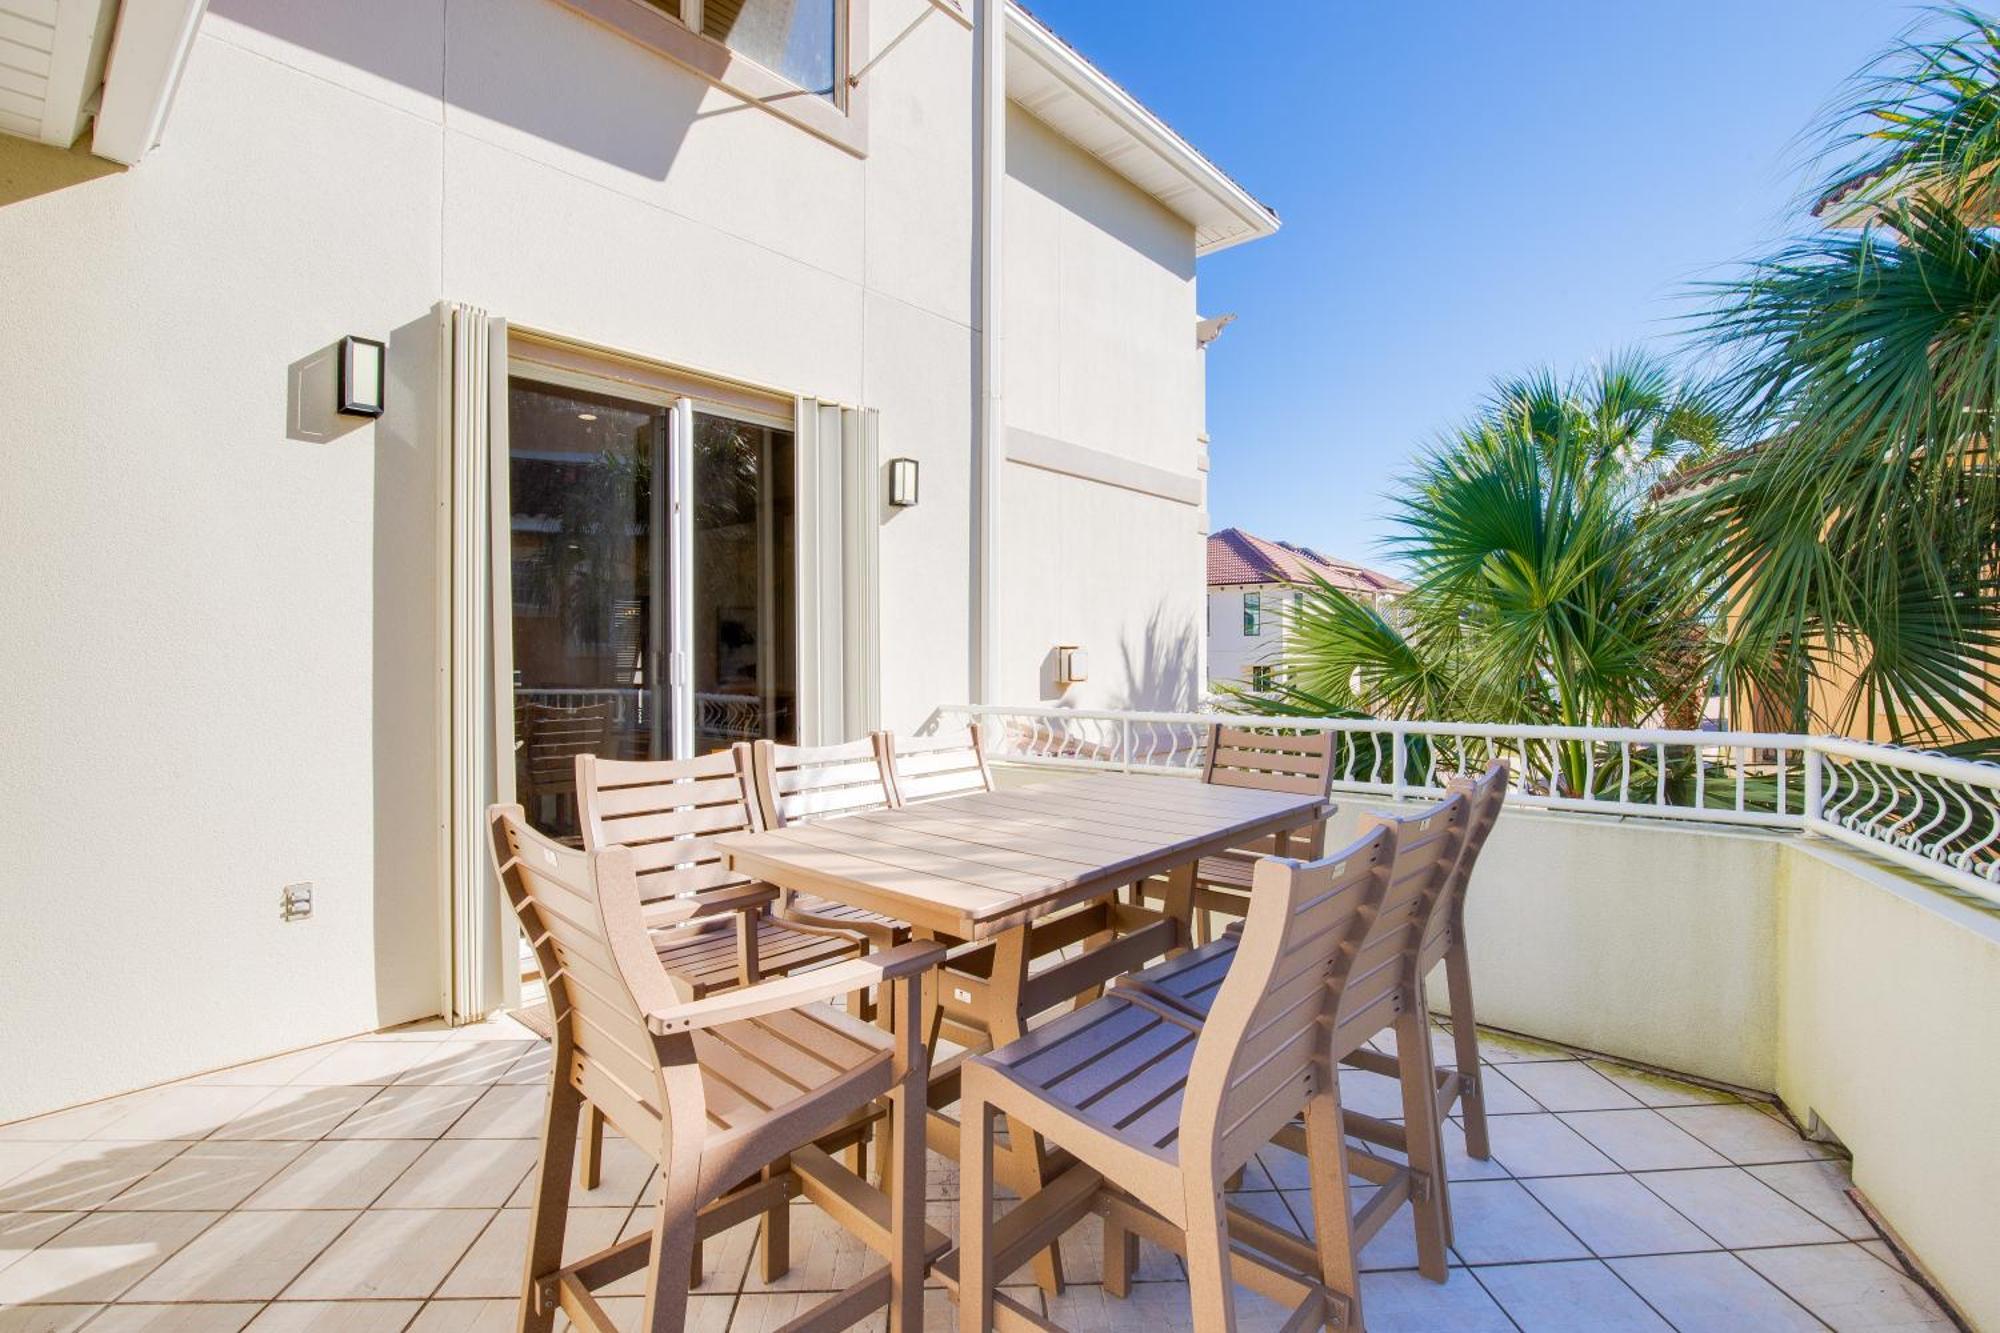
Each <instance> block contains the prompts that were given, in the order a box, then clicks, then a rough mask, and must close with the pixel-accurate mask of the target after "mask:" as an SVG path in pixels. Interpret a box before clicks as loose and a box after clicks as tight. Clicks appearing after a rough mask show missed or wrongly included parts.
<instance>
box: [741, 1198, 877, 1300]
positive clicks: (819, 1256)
mask: <svg viewBox="0 0 2000 1333" xmlns="http://www.w3.org/2000/svg"><path fill="white" fill-rule="evenodd" d="M791 1228H792V1245H791V1259H792V1264H791V1269H790V1271H788V1272H787V1273H786V1274H785V1275H784V1276H783V1277H781V1278H779V1279H778V1280H777V1281H776V1282H766V1281H764V1275H763V1265H762V1263H761V1262H760V1259H759V1258H758V1257H752V1259H751V1261H750V1268H749V1271H748V1273H746V1274H745V1275H744V1278H743V1290H744V1291H746V1292H751V1291H787V1292H797V1291H839V1290H840V1289H841V1288H842V1287H845V1286H847V1285H848V1284H850V1283H853V1282H857V1281H859V1280H860V1279H861V1278H863V1277H865V1276H866V1275H867V1274H868V1271H869V1270H870V1269H872V1268H874V1267H875V1266H876V1264H877V1263H878V1262H879V1261H878V1260H877V1259H876V1258H875V1256H874V1252H873V1251H871V1250H870V1249H869V1248H868V1247H867V1246H866V1245H865V1244H863V1243H862V1242H861V1241H860V1240H859V1239H858V1238H857V1237H856V1236H854V1234H853V1233H852V1232H849V1231H848V1230H846V1229H845V1228H844V1227H842V1226H840V1225H839V1224H838V1223H836V1222H834V1221H833V1220H832V1219H831V1218H829V1217H828V1216H827V1215H826V1214H825V1213H822V1212H821V1211H820V1210H819V1209H817V1208H793V1209H792V1210H791Z"/></svg>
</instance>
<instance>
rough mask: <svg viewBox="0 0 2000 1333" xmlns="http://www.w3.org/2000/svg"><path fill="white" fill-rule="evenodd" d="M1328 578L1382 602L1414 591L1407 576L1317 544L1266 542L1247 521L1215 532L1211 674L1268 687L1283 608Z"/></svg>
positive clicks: (1211, 543)
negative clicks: (1249, 528) (1335, 555)
mask: <svg viewBox="0 0 2000 1333" xmlns="http://www.w3.org/2000/svg"><path fill="white" fill-rule="evenodd" d="M1315 578H1318V579H1323V580H1324V581H1326V582H1327V583H1330V584H1332V585H1333V586H1334V587H1335V588H1338V589H1339V590H1340V591H1342V592H1344V593H1346V594H1348V595H1349V596H1351V597H1356V598H1359V599H1360V600H1362V601H1365V602H1367V603H1369V604H1370V605H1372V606H1378V607H1383V606H1387V605H1388V604H1389V603H1391V602H1393V601H1394V600H1395V599H1396V598H1397V597H1399V596H1401V595H1402V594H1403V593H1405V592H1407V591H1409V585H1408V584H1406V583H1404V582H1403V581H1402V580H1401V579H1397V578H1392V577H1391V576H1389V575H1387V574H1384V573H1381V572H1380V571H1378V570H1373V569H1369V568H1367V567H1366V566H1365V565H1357V564H1354V563H1352V562H1351V561H1347V560H1335V559H1333V558H1331V557H1329V556H1324V555H1321V554H1320V553H1319V552H1318V551H1315V550H1313V549H1312V548H1311V547H1310V546H1295V545H1293V544H1292V543H1290V542H1274V541H1267V540H1265V539H1264V538H1262V537H1253V536H1252V535H1250V534H1249V533H1247V532H1245V531H1243V529H1241V528H1224V529H1223V530H1222V531H1221V532H1217V533H1214V534H1211V535H1210V537H1209V539H1208V678H1209V679H1210V680H1229V681H1239V682H1242V683H1244V684H1249V685H1255V686H1258V687H1260V688H1261V687H1262V686H1263V685H1265V684H1268V683H1269V681H1270V679H1271V671H1272V669H1273V666H1272V664H1273V663H1274V662H1275V661H1276V660H1277V658H1278V657H1279V655H1280V654H1282V652H1283V651H1284V646H1285V619H1284V611H1285V609H1286V608H1287V607H1289V606H1291V605H1293V604H1295V603H1296V601H1297V599H1298V597H1299V596H1300V594H1301V591H1302V590H1303V589H1305V588H1309V587H1311V586H1313V580H1314V579H1315Z"/></svg>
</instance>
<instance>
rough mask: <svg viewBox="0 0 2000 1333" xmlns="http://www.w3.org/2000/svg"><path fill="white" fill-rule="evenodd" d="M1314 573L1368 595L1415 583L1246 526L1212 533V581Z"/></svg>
mask: <svg viewBox="0 0 2000 1333" xmlns="http://www.w3.org/2000/svg"><path fill="white" fill-rule="evenodd" d="M1314 574H1317V575H1319V577H1321V578H1323V579H1325V580H1326V581H1327V582H1328V583H1331V584H1332V585H1333V586H1334V587H1336V588H1338V589H1340V590H1341V591H1342V592H1348V593H1354V594H1357V595H1359V596H1363V597H1374V596H1377V595H1379V594H1381V593H1403V592H1408V591H1409V590H1410V585H1409V584H1407V583H1405V582H1403V581H1402V580H1401V579H1397V578H1391V577H1390V576H1389V575H1387V574H1384V573H1381V572H1380V571H1378V570H1373V569H1369V568H1367V567H1365V566H1362V565H1357V564H1354V563H1352V562H1350V561H1347V560H1335V559H1333V558H1332V557H1330V556H1324V555H1321V554H1320V553H1319V552H1318V551H1315V550H1313V549H1312V547H1310V546H1295V545H1293V544H1292V543H1291V542H1274V541H1267V540H1265V539H1264V538H1262V537H1253V536H1251V535H1250V534H1249V533H1247V532H1245V531H1243V529H1241V528H1224V529H1223V530H1222V531H1221V532H1215V533H1210V534H1209V538H1208V586H1209V587H1211V588H1214V587H1219V586H1225V585H1229V584H1237V583H1310V582H1312V576H1313V575H1314Z"/></svg>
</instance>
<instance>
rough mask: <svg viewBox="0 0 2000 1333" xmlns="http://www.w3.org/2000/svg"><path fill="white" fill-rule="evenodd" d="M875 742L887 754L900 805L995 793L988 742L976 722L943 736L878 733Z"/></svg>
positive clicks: (890, 732) (894, 788) (897, 800)
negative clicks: (987, 753) (982, 792)
mask: <svg viewBox="0 0 2000 1333" xmlns="http://www.w3.org/2000/svg"><path fill="white" fill-rule="evenodd" d="M875 739H876V744H877V745H879V746H881V747H882V749H883V750H884V751H885V753H886V758H887V763H888V766H889V779H890V785H891V788H892V789H893V790H894V792H895V795H896V802H897V804H899V805H919V804H921V803H923V802H925V801H941V800H943V799H945V798H946V797H948V796H964V795H966V794H968V793H970V792H976V791H992V790H993V771H992V770H991V769H990V768H988V767H987V766H986V741H985V737H984V736H983V735H982V733H981V732H980V729H979V724H978V723H977V722H973V723H969V724H968V725H967V726H966V728H965V729H964V730H963V731H959V732H947V733H946V734H944V735H942V736H898V735H897V734H896V733H895V732H892V731H878V732H876V733H875Z"/></svg>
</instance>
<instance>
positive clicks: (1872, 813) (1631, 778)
mask: <svg viewBox="0 0 2000 1333" xmlns="http://www.w3.org/2000/svg"><path fill="white" fill-rule="evenodd" d="M1228 716H1229V715H1226V714H1215V713H1149V712H1125V711H1112V710H1101V711H1094V710H1087V709H1074V708H1047V707H1029V706H1015V705H957V704H954V705H946V706H944V707H942V708H940V709H938V717H939V719H941V720H946V721H949V720H951V719H954V718H965V719H972V718H977V719H979V720H981V722H982V723H983V724H985V727H986V731H987V733H988V745H989V748H990V751H991V754H992V757H993V758H995V759H996V760H1003V761H1007V762H1012V763H1018V764H1031V765H1046V766H1051V767H1060V768H1065V769H1077V768H1095V769H1114V770H1119V771H1124V772H1134V773H1141V772H1143V773H1185V774H1196V773H1199V772H1200V771H1201V769H1202V765H1203V762H1204V760H1205V758H1206V750H1207V736H1208V729H1209V727H1210V726H1211V725H1213V724H1214V723H1215V722H1217V721H1220V720H1223V719H1224V718H1225V717H1228ZM1234 720H1236V721H1239V722H1241V723H1244V724H1247V725H1255V726H1259V727H1264V728H1269V729H1272V730H1284V731H1309V732H1331V733H1333V734H1335V735H1337V736H1338V737H1340V743H1339V745H1338V747H1337V749H1336V751H1335V770H1334V784H1333V785H1334V790H1336V791H1344V792H1353V793H1356V794H1364V795H1376V796H1387V797H1392V798H1400V797H1422V796H1426V795H1431V794H1434V793H1437V792H1439V791H1441V790H1442V789H1443V785H1444V781H1445V779H1446V778H1447V777H1448V776H1449V775H1451V774H1453V773H1459V772H1465V771H1469V770H1477V769H1481V768H1484V767H1485V766H1486V765H1487V764H1489V763H1490V762H1492V761H1493V760H1494V759H1506V760H1507V761H1508V763H1509V764H1510V765H1511V766H1512V768H1513V770H1514V776H1513V787H1514V789H1513V792H1512V794H1511V795H1510V797H1509V800H1510V801H1511V802H1513V803H1514V804H1517V805H1523V806H1531V807H1535V808H1540V809H1547V810H1559V811H1566V812H1571V813H1579V814H1599V815H1611V816H1618V817H1623V818H1638V819H1675V820H1696V821H1701V822H1706V823H1719V824H1738V825H1751V826H1755V827H1763V828H1774V829H1793V830H1799V831H1802V832H1807V833H1812V834H1815V835H1820V836H1825V837H1828V838H1831V839H1833V840H1836V841H1839V842H1844V843H1848V844H1850V845H1853V846H1858V847H1862V848H1865V849H1867V850H1869V851H1871V852H1875V853H1877V854H1878V855H1881V856H1883V857H1885V858H1887V859H1888V860H1891V861H1894V862H1897V863H1898V864H1900V865H1903V866H1905V867H1907V868H1909V869H1911V870H1915V871H1919V872H1922V873H1924V874H1927V875H1930V876H1933V877H1935V878H1937V879H1939V880H1942V881H1944V882H1945V883H1947V884H1949V885H1952V886H1953V887H1956V888H1959V889H1962V890H1965V891H1968V892H1971V893H1975V894H1979V895H1981V896H1982V897H1985V898H1988V899H1991V900H1993V901H1995V902H2000V765H1993V764H1987V763H1975V762H1972V761H1968V760H1963V759H1955V758H1952V757H1950V756H1947V755H1941V754H1936V753H1932V752H1929V751H1923V750H1912V749H1906V748H1903V747H1900V746H1893V745H1879V744H1872V743H1868V742H1863V741H1853V740H1847V739H1844V738H1840V737H1818V736H1798V735H1789V734H1783V733H1771V732H1744V731H1667V730H1660V729H1655V728H1645V727H1534V726H1528V727H1523V726H1515V725H1511V724H1500V723H1476V722H1393V721H1380V720H1376V719H1353V718H1295V717H1261V716H1259V717H1240V718H1235V719H1234Z"/></svg>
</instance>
